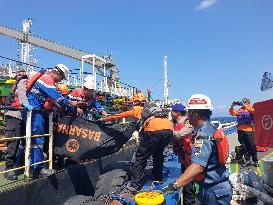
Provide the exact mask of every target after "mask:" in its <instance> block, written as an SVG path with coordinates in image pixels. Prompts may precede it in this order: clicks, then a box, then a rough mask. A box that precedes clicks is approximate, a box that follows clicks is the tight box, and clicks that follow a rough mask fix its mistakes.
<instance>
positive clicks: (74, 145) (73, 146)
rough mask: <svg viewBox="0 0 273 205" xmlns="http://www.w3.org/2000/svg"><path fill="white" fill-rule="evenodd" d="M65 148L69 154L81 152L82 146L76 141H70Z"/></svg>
mask: <svg viewBox="0 0 273 205" xmlns="http://www.w3.org/2000/svg"><path fill="white" fill-rule="evenodd" d="M65 148H66V150H67V151H68V152H71V153H75V152H77V151H78V150H79V148H80V144H79V142H78V140H76V139H70V140H68V141H67V142H66V143H65Z"/></svg>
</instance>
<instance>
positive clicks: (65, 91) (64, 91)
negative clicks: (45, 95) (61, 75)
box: [56, 84, 70, 95]
mask: <svg viewBox="0 0 273 205" xmlns="http://www.w3.org/2000/svg"><path fill="white" fill-rule="evenodd" d="M56 87H57V89H58V90H59V91H60V92H61V93H62V94H63V95H67V94H69V93H70V92H69V89H68V87H67V85H65V84H58V85H57V86H56Z"/></svg>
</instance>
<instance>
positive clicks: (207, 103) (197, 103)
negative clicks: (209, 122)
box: [186, 94, 213, 110]
mask: <svg viewBox="0 0 273 205" xmlns="http://www.w3.org/2000/svg"><path fill="white" fill-rule="evenodd" d="M186 109H187V110H212V109H213V106H212V104H211V100H210V98H209V97H208V96H206V95H203V94H194V95H192V96H191V97H190V99H189V100H188V104H187V107H186Z"/></svg>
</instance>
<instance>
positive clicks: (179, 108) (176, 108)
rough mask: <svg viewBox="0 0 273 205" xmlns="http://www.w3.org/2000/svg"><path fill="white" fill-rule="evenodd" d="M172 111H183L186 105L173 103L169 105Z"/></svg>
mask: <svg viewBox="0 0 273 205" xmlns="http://www.w3.org/2000/svg"><path fill="white" fill-rule="evenodd" d="M171 108H172V111H177V112H185V111H186V107H185V106H184V105H182V104H181V103H176V104H174V105H172V106H171Z"/></svg>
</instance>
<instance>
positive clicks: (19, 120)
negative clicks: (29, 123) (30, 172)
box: [4, 70, 28, 180]
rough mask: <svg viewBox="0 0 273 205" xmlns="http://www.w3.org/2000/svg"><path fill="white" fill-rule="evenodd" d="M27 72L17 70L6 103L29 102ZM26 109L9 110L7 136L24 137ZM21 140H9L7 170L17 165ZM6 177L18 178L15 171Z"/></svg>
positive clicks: (8, 173)
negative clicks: (14, 81)
mask: <svg viewBox="0 0 273 205" xmlns="http://www.w3.org/2000/svg"><path fill="white" fill-rule="evenodd" d="M26 81H27V74H26V72H25V71H24V70H21V71H17V73H16V83H15V85H13V88H12V94H11V95H10V96H8V98H7V102H6V105H7V106H12V107H20V106H21V104H25V103H28V101H27V96H26ZM22 114H23V115H24V111H12V110H9V111H7V112H6V113H5V116H6V123H7V124H6V127H5V136H6V137H22V136H25V132H26V131H25V130H26V129H25V128H26V125H25V122H24V121H23V116H22ZM20 141H21V140H18V139H17V140H12V141H8V142H7V154H6V155H5V170H9V169H13V168H15V167H16V166H17V163H16V161H17V151H18V149H19V145H20ZM4 177H6V179H8V180H17V179H18V177H17V174H16V172H15V171H11V172H7V173H5V174H4Z"/></svg>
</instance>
